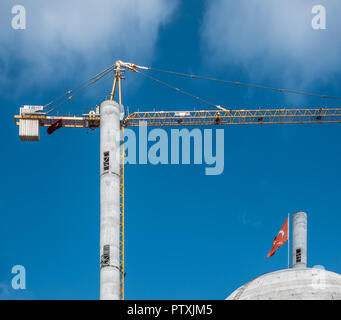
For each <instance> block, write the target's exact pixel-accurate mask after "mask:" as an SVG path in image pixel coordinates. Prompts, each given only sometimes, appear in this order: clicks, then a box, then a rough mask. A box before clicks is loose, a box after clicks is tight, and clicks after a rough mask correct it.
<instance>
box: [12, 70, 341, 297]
mask: <svg viewBox="0 0 341 320" xmlns="http://www.w3.org/2000/svg"><path fill="white" fill-rule="evenodd" d="M132 71H135V70H133V69H132ZM121 79H122V69H120V65H119V64H118V65H117V67H116V72H115V77H114V82H113V87H112V91H111V95H110V99H111V100H114V97H115V91H116V84H117V83H118V92H119V104H120V105H121V104H122V96H121ZM217 108H218V109H219V110H198V111H154V112H133V113H131V114H128V115H125V117H124V119H123V120H122V121H121V134H122V136H123V137H124V128H125V127H138V126H141V125H143V126H145V125H147V126H194V125H195V126H197V125H234V124H296V123H297V124H307V123H341V108H312V109H308V108H303V109H280V108H278V109H254V110H240V109H237V110H230V109H228V108H227V107H224V108H223V107H221V106H217ZM14 119H15V123H16V125H19V124H20V120H22V119H32V120H39V124H40V126H42V127H49V126H51V125H53V124H54V123H56V122H57V121H59V120H61V125H60V126H61V127H66V128H90V129H96V128H99V127H100V115H99V114H97V113H96V112H95V111H90V112H89V114H87V115H83V116H49V115H48V114H44V113H34V114H33V113H30V114H20V115H15V116H14ZM123 140H124V139H123ZM124 156H125V154H124V145H123V144H122V153H121V164H120V174H121V177H120V178H121V179H120V209H121V216H120V298H121V300H124V278H125V248H124V243H125V234H124Z"/></svg>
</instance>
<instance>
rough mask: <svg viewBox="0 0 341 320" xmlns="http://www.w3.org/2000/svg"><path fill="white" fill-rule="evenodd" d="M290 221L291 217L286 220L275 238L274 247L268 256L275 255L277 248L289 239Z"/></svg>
mask: <svg viewBox="0 0 341 320" xmlns="http://www.w3.org/2000/svg"><path fill="white" fill-rule="evenodd" d="M288 221H289V217H288V218H287V219H286V220H285V222H284V223H283V226H282V228H281V230H280V231H279V232H278V235H277V236H276V238H275V239H274V240H273V242H272V248H271V250H270V252H269V253H268V255H267V256H266V257H267V258H269V257H271V256H273V255H274V254H275V252H276V250H277V249H278V248H279V247H281V246H282V245H283V244H284V243H286V242H287V241H288V233H289V232H288Z"/></svg>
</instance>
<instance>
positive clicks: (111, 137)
mask: <svg viewBox="0 0 341 320" xmlns="http://www.w3.org/2000/svg"><path fill="white" fill-rule="evenodd" d="M100 135H101V147H100V148H101V156H100V161H101V163H100V168H101V170H100V180H101V181H100V188H101V191H100V193H101V195H100V197H101V231H100V238H101V239H100V246H101V248H100V258H101V271H100V273H101V275H100V278H101V279H100V299H101V300H119V296H120V270H119V267H120V261H119V259H120V257H119V252H120V156H119V152H120V151H119V150H120V141H119V137H120V108H119V104H118V103H117V102H115V101H111V100H106V101H104V102H103V103H102V104H101V125H100Z"/></svg>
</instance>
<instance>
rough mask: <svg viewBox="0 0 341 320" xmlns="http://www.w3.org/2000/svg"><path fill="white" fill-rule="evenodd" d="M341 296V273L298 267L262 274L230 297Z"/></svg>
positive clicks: (244, 298) (328, 298)
mask: <svg viewBox="0 0 341 320" xmlns="http://www.w3.org/2000/svg"><path fill="white" fill-rule="evenodd" d="M333 299H335V300H341V275H339V274H337V273H334V272H330V271H326V270H322V269H317V268H304V269H300V268H294V269H285V270H279V271H275V272H271V273H267V274H264V275H261V276H259V277H257V278H255V279H254V280H252V281H250V282H248V283H246V284H245V285H243V286H242V287H240V288H239V289H237V290H235V291H234V292H233V293H232V294H231V295H230V296H229V297H227V299H226V300H333Z"/></svg>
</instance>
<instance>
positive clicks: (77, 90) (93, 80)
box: [44, 65, 115, 114]
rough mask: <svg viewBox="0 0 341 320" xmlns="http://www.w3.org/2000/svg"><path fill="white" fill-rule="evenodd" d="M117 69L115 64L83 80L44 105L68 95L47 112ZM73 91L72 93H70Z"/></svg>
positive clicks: (51, 103) (49, 104) (49, 111)
mask: <svg viewBox="0 0 341 320" xmlns="http://www.w3.org/2000/svg"><path fill="white" fill-rule="evenodd" d="M114 69H115V65H112V66H110V67H108V68H106V69H105V70H103V71H101V72H100V73H98V74H97V75H95V76H93V77H92V78H90V79H89V80H87V81H85V82H83V83H82V84H81V85H79V86H78V87H76V88H74V89H72V90H69V91H67V92H66V93H65V94H63V95H61V96H60V97H58V98H57V99H55V100H54V101H52V102H50V103H48V104H47V105H45V106H44V108H46V107H47V106H51V105H53V104H54V103H56V102H57V101H58V100H60V99H62V98H63V97H66V96H68V97H67V98H66V99H65V100H63V101H62V102H61V103H59V104H58V105H57V106H55V107H54V108H52V109H50V110H48V111H47V113H46V114H49V113H51V112H52V111H54V110H56V109H57V108H59V107H60V106H62V105H63V104H64V103H66V102H68V101H69V100H71V99H72V98H73V97H74V96H76V95H77V94H79V93H80V92H82V91H84V90H85V89H87V88H88V87H90V86H91V85H92V84H94V83H95V82H97V81H98V80H100V79H101V78H103V77H105V76H106V75H107V74H109V73H110V72H111V71H113V70H114ZM71 93H73V94H72V95H70V94H71Z"/></svg>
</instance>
